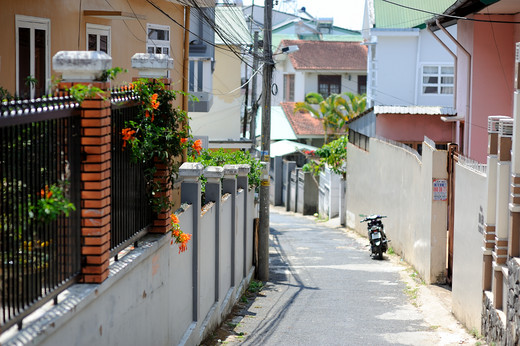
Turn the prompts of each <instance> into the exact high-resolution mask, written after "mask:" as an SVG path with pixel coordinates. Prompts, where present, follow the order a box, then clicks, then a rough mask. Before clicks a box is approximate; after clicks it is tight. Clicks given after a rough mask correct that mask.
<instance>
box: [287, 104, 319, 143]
mask: <svg viewBox="0 0 520 346" xmlns="http://www.w3.org/2000/svg"><path fill="white" fill-rule="evenodd" d="M295 105H296V102H282V103H280V106H282V109H283V111H284V113H285V116H286V117H287V120H289V123H290V124H291V126H292V128H293V131H294V133H295V134H296V135H297V136H305V135H313V136H315V135H320V136H323V135H324V131H323V123H322V120H321V119H317V118H315V117H314V116H313V115H311V114H310V113H309V112H307V111H297V112H296V113H295V112H294V107H295Z"/></svg>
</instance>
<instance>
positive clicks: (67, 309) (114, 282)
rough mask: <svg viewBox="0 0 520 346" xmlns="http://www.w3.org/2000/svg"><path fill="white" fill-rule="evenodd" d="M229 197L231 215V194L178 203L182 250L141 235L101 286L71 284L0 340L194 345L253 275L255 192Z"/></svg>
mask: <svg viewBox="0 0 520 346" xmlns="http://www.w3.org/2000/svg"><path fill="white" fill-rule="evenodd" d="M246 184H247V183H246ZM183 185H184V183H183ZM191 190H192V191H193V190H195V189H193V188H192V189H191ZM199 191H200V187H199ZM235 196H236V203H235V213H233V210H232V207H233V203H232V201H233V198H234V197H233V195H230V194H226V195H224V196H223V197H222V199H221V203H220V208H217V207H216V206H217V204H214V205H213V206H211V207H210V208H209V209H208V210H207V211H206V212H205V213H204V215H201V213H200V207H193V206H187V207H186V208H185V210H184V211H183V212H182V213H181V214H180V215H179V220H180V222H179V224H180V226H181V229H182V231H183V232H186V233H190V234H192V235H193V236H192V239H191V240H190V241H189V243H188V250H187V251H186V252H184V253H181V254H179V253H178V245H177V244H173V245H171V244H170V239H171V236H170V234H165V235H159V234H154V235H149V236H146V237H145V238H143V239H142V240H141V241H140V245H139V247H137V248H135V249H134V250H131V251H130V252H129V253H128V254H127V255H125V256H124V257H121V258H120V260H119V261H118V262H113V263H112V264H111V265H110V267H109V269H110V276H109V278H108V279H107V280H105V281H104V282H103V283H102V284H99V285H97V284H76V285H73V286H71V287H70V288H69V289H68V290H66V291H65V292H64V293H62V294H61V295H60V299H59V304H57V305H55V306H52V305H50V306H49V304H48V306H47V307H46V308H44V309H45V313H43V311H42V314H41V315H38V316H36V317H35V318H34V319H33V318H28V319H27V320H26V321H24V328H23V329H22V330H21V331H19V332H16V331H15V334H14V335H12V334H9V337H11V336H12V339H10V340H6V339H3V340H2V344H4V343H6V344H8V343H10V342H12V343H13V344H26V343H30V342H33V343H35V344H39V345H78V346H81V345H88V346H90V345H178V344H183V345H198V344H200V343H201V341H202V339H203V338H205V337H206V336H208V335H209V333H210V332H212V330H213V328H215V327H216V326H217V325H218V324H219V323H221V322H222V321H223V318H224V317H225V316H226V315H227V314H228V313H229V312H230V310H231V308H232V307H233V305H234V304H235V302H237V301H238V299H240V296H241V294H242V292H243V291H244V290H245V289H246V287H247V284H248V282H249V281H250V280H251V278H252V275H253V270H254V268H253V267H252V258H253V234H252V233H253V218H254V217H256V216H257V213H256V206H255V205H254V193H253V191H244V190H239V191H236V194H235ZM199 201H200V197H199ZM246 202H247V203H246ZM218 209H220V210H218ZM246 210H247V212H246ZM219 212H220V213H221V215H220V231H219V238H218V241H217V238H216V231H217V226H218V224H217V223H216V219H217V213H219ZM194 213H196V214H195V215H194ZM246 213H247V217H246V216H245V215H246ZM233 215H234V218H233ZM232 223H235V224H236V232H235V235H233V234H232V229H233V227H232ZM196 224H199V226H198V227H197V226H196ZM196 229H198V230H199V231H198V232H199V234H198V235H196V234H197V231H196ZM233 236H234V238H235V242H233V241H232V239H233ZM217 246H218V254H219V256H220V257H219V258H217ZM195 263H197V265H198V266H197V267H195V266H194V264H195ZM233 263H234V264H235V277H234V278H233V277H232V275H231V273H232V271H233V269H232V268H233ZM216 264H217V265H218V273H219V275H218V277H217V276H216V272H217V268H216ZM233 279H234V281H233ZM217 287H218V289H219V294H218V295H217V294H216V289H217ZM3 337H4V338H5V337H6V334H3Z"/></svg>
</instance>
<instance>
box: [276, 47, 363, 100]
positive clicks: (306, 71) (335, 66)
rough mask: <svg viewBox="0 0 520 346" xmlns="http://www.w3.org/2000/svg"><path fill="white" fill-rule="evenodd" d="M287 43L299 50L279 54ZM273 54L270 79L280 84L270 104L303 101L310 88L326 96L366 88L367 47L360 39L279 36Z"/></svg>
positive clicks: (356, 92)
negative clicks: (316, 39)
mask: <svg viewBox="0 0 520 346" xmlns="http://www.w3.org/2000/svg"><path fill="white" fill-rule="evenodd" d="M288 46H297V47H298V51H296V52H294V53H290V54H280V49H281V48H282V47H288ZM274 54H275V57H276V58H275V59H276V62H277V65H276V71H275V72H274V73H273V82H274V83H275V84H276V85H280V86H282V87H281V88H280V89H281V90H280V92H279V93H278V94H277V95H275V96H273V97H272V102H273V105H277V104H279V103H280V102H295V101H296V102H298V101H303V100H305V95H307V94H308V93H309V92H318V93H320V94H322V95H323V97H325V98H326V97H327V96H329V95H330V94H341V93H343V92H351V93H354V94H364V93H365V91H366V59H367V49H366V47H365V46H362V45H360V44H359V42H342V41H305V40H282V41H281V42H280V46H279V48H278V50H277V51H276V52H275V53H274Z"/></svg>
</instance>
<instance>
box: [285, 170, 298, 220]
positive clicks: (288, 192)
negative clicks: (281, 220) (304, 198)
mask: <svg viewBox="0 0 520 346" xmlns="http://www.w3.org/2000/svg"><path fill="white" fill-rule="evenodd" d="M295 168H296V162H294V161H288V162H287V172H286V174H287V175H286V176H285V177H284V181H285V184H286V185H285V186H286V190H285V192H286V194H285V210H287V211H290V210H291V188H292V186H291V174H292V171H294V170H295Z"/></svg>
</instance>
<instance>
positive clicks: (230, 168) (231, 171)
mask: <svg viewBox="0 0 520 346" xmlns="http://www.w3.org/2000/svg"><path fill="white" fill-rule="evenodd" d="M237 174H238V165H224V176H228V175H237Z"/></svg>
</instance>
